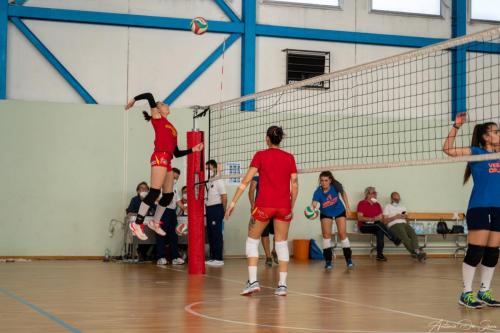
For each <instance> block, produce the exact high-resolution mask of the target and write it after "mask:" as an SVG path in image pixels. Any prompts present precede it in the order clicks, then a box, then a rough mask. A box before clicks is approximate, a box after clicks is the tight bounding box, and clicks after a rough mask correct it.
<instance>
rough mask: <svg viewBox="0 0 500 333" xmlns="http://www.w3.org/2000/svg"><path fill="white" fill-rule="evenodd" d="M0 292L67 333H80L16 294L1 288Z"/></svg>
mask: <svg viewBox="0 0 500 333" xmlns="http://www.w3.org/2000/svg"><path fill="white" fill-rule="evenodd" d="M0 292H1V293H3V294H4V295H6V296H8V297H10V298H12V299H14V300H16V301H18V302H19V303H22V304H24V305H26V306H27V307H29V308H31V309H32V310H34V311H36V312H38V313H39V314H41V315H42V316H44V317H45V318H48V319H50V320H52V321H53V322H55V323H57V324H59V325H61V326H62V327H64V328H66V329H67V330H68V331H70V332H73V333H81V332H82V331H80V330H79V329H77V328H75V327H73V326H71V325H70V324H68V323H67V322H65V321H64V320H62V319H59V318H57V317H56V316H54V315H53V314H50V313H48V312H47V311H45V310H43V309H41V308H39V307H38V306H36V305H35V304H32V303H30V302H28V301H27V300H25V299H23V298H21V297H19V296H17V295H16V294H14V293H13V292H10V291H8V290H6V289H3V288H0Z"/></svg>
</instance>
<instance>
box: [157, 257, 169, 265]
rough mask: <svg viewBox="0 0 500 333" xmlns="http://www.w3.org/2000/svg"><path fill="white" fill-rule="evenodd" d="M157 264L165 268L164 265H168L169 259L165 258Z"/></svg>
mask: <svg viewBox="0 0 500 333" xmlns="http://www.w3.org/2000/svg"><path fill="white" fill-rule="evenodd" d="M156 264H157V265H159V266H163V265H166V264H167V259H165V258H160V259H158V260H157V261H156Z"/></svg>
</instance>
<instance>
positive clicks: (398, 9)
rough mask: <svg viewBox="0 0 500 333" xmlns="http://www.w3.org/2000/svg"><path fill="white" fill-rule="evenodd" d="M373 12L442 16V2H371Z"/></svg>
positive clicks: (405, 0) (431, 0)
mask: <svg viewBox="0 0 500 333" xmlns="http://www.w3.org/2000/svg"><path fill="white" fill-rule="evenodd" d="M371 10H372V11H375V12H389V13H397V14H411V15H430V16H441V0H371Z"/></svg>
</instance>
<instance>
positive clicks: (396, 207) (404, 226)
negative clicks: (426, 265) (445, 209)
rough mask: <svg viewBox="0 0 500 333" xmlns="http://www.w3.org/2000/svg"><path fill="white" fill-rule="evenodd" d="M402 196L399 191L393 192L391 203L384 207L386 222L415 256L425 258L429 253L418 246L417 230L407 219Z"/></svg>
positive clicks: (421, 259) (420, 259) (420, 258)
mask: <svg viewBox="0 0 500 333" xmlns="http://www.w3.org/2000/svg"><path fill="white" fill-rule="evenodd" d="M400 201H401V197H400V195H399V193H398V192H392V193H391V203H390V204H388V205H387V206H385V208H384V214H383V215H384V224H385V225H386V226H387V228H389V230H390V231H391V232H392V233H393V234H394V235H395V236H396V237H397V238H399V239H401V241H402V242H403V244H404V246H405V247H406V249H407V250H408V252H410V254H411V256H412V257H413V258H417V259H418V260H419V261H423V260H425V258H426V257H427V255H426V254H425V252H423V251H421V250H420V248H419V246H418V238H417V234H416V233H415V230H413V228H412V227H411V226H410V225H409V224H408V223H407V221H406V207H404V206H401V205H400V204H399V203H400Z"/></svg>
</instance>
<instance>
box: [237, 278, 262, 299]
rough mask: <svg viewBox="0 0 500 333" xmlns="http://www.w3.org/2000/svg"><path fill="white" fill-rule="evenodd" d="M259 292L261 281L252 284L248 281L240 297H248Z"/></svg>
mask: <svg viewBox="0 0 500 333" xmlns="http://www.w3.org/2000/svg"><path fill="white" fill-rule="evenodd" d="M259 291H260V284H259V281H254V282H252V283H250V281H247V284H246V285H245V288H243V290H242V291H241V293H240V295H242V296H248V295H251V294H253V293H256V292H259Z"/></svg>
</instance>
